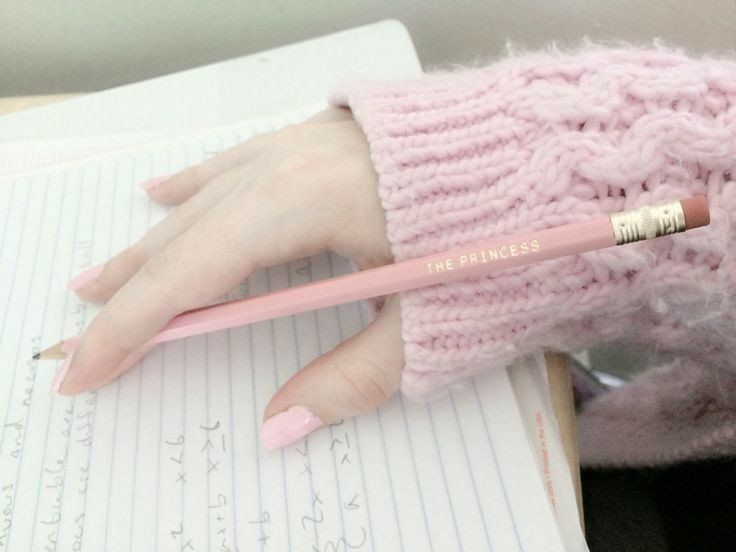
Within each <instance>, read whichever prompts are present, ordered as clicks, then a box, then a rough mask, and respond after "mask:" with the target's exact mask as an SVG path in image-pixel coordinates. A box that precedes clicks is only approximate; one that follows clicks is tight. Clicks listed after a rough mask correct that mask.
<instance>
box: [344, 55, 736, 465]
mask: <svg viewBox="0 0 736 552" xmlns="http://www.w3.org/2000/svg"><path fill="white" fill-rule="evenodd" d="M330 101H331V102H332V103H333V104H337V105H348V106H349V107H350V108H351V109H352V111H353V114H354V116H355V118H356V120H357V121H358V123H359V124H360V125H361V127H362V129H363V130H364V132H365V134H366V137H367V139H368V142H369V145H370V150H371V155H372V160H373V162H374V164H375V167H376V170H377V172H378V175H379V189H378V193H379V195H380V199H381V202H382V205H383V207H384V209H385V211H386V220H387V232H388V238H389V240H390V242H391V245H392V250H393V255H394V258H395V260H396V261H401V260H405V259H409V258H413V257H418V256H422V255H427V254H430V253H434V252H440V251H443V250H447V249H450V248H452V247H455V246H458V245H461V244H466V243H471V242H474V241H479V240H482V239H486V238H490V237H492V236H498V235H504V234H509V233H513V232H517V231H523V230H531V229H534V230H536V229H542V228H546V227H549V226H555V225H560V224H564V223H569V222H574V221H579V220H584V219H588V218H591V217H594V216H597V215H602V214H606V213H610V212H614V211H619V210H623V209H629V208H633V207H636V206H639V205H643V204H649V203H655V202H661V201H667V200H671V199H675V198H681V197H688V196H692V195H695V194H705V195H706V196H707V197H708V199H709V202H710V206H711V210H712V217H711V220H712V222H711V225H710V226H709V227H707V228H703V229H698V230H694V231H692V232H688V233H687V234H681V235H678V236H673V237H666V238H660V239H658V240H653V241H650V242H642V243H637V244H632V245H627V246H625V247H620V248H614V249H610V250H603V251H596V252H590V253H585V254H582V255H578V256H574V257H569V258H564V259H559V260H555V261H549V262H545V263H541V264H538V265H535V266H529V267H525V268H521V269H513V270H509V271H505V272H502V273H498V274H496V275H493V276H489V277H484V278H481V279H475V280H468V281H463V282H458V283H452V284H443V285H436V286H432V287H427V288H423V289H418V290H413V291H408V292H403V293H401V294H400V301H401V312H402V323H403V330H402V331H403V339H404V342H405V356H406V364H405V367H404V370H403V379H402V391H403V392H404V393H405V394H406V395H407V396H409V397H410V398H414V399H419V400H425V399H429V398H431V397H433V396H435V395H437V394H439V393H441V392H442V391H443V390H444V389H447V388H448V386H452V385H458V384H461V382H462V380H464V379H465V378H467V377H468V376H471V375H473V374H476V373H477V372H479V371H481V370H487V369H498V368H502V367H504V366H507V365H509V364H511V363H513V362H514V360H516V359H518V358H519V357H520V356H522V355H525V354H528V353H531V352H536V351H539V350H542V349H547V348H552V349H556V350H563V351H577V350H581V349H584V348H586V347H588V346H590V345H592V344H594V343H597V342H604V341H611V340H614V339H628V340H630V341H636V342H641V343H645V344H648V345H650V346H651V347H653V348H656V349H657V350H659V351H666V352H669V353H672V355H673V356H674V358H675V359H676V360H675V361H674V362H672V363H671V364H669V365H665V366H661V367H659V368H656V369H654V370H650V371H649V372H646V373H645V374H644V375H642V376H641V377H640V378H639V379H637V380H635V381H634V382H632V383H631V384H629V385H627V386H625V387H624V388H621V389H619V390H616V391H614V392H611V393H608V394H606V395H603V396H601V397H600V398H598V399H596V400H594V401H592V402H591V403H589V404H588V406H587V408H586V409H585V410H584V411H583V413H582V415H581V418H580V420H579V429H580V432H581V435H580V438H581V444H582V454H583V461H584V462H586V463H589V464H596V463H607V464H616V463H639V464H651V463H658V462H667V461H676V460H681V459H686V458H693V457H704V456H717V455H725V454H736V379H735V378H736V318H735V315H734V310H733V307H734V297H736V261H735V258H734V252H735V251H736V246H734V238H736V231H735V228H736V226H735V225H734V222H735V221H736V215H735V214H734V213H736V181H735V179H736V62H734V61H733V60H731V61H729V60H717V59H693V58H690V57H688V56H686V55H685V54H683V53H681V52H678V51H672V50H668V49H663V48H655V49H634V48H631V49H605V48H598V47H592V48H591V47H588V48H586V49H583V50H580V51H577V52H573V53H560V52H557V51H552V52H544V53H535V54H532V55H523V56H518V57H509V58H507V59H504V60H501V61H499V62H497V63H495V64H493V65H489V66H486V67H465V68H459V69H456V70H453V71H442V72H436V73H431V74H427V75H425V76H423V77H421V78H412V79H406V80H403V81H393V82H376V81H372V82H363V81H357V82H356V81H353V82H346V83H344V84H343V85H342V86H340V87H339V88H338V89H337V90H336V91H335V92H334V93H333V95H332V96H331V98H330ZM379 306H380V302H378V301H377V302H375V303H374V307H375V308H378V307H379Z"/></svg>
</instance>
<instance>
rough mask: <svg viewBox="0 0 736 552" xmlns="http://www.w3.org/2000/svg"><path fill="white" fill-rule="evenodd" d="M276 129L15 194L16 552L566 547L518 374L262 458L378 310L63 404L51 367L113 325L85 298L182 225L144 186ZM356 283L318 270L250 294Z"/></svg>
mask: <svg viewBox="0 0 736 552" xmlns="http://www.w3.org/2000/svg"><path fill="white" fill-rule="evenodd" d="M287 122H293V121H289V119H288V117H285V118H279V119H275V120H271V121H270V123H269V124H270V125H271V127H272V128H273V127H276V126H280V125H282V124H285V123H287ZM264 130H268V128H267V125H265V123H264V122H263V121H261V122H260V123H258V124H257V125H251V124H244V125H240V127H239V128H236V127H233V128H229V129H227V130H222V132H221V133H220V134H218V135H210V136H207V137H204V138H203V137H198V138H194V137H191V138H188V139H182V140H174V141H170V142H162V143H158V144H156V145H155V146H154V145H149V146H147V147H146V148H141V149H137V150H128V151H126V152H124V153H116V154H114V155H109V156H106V157H103V158H98V159H95V160H87V161H85V162H84V163H83V164H81V165H69V166H66V167H64V168H58V169H55V170H53V171H38V172H35V173H29V174H27V175H23V176H18V177H14V178H13V179H5V180H0V304H2V305H3V306H4V309H3V311H2V312H1V313H0V360H1V361H2V368H1V370H0V416H1V417H2V424H0V426H1V427H0V504H1V505H2V507H1V508H0V551H6V550H10V551H13V552H15V551H18V550H39V549H44V550H63V551H67V550H82V551H100V550H108V551H147V550H176V551H182V550H197V551H199V550H222V551H226V550H241V551H245V550H279V551H281V550H308V551H312V550H316V551H333V550H334V551H338V550H339V551H342V550H371V551H386V550H392V551H393V550H407V551H415V550H422V551H424V550H437V551H442V552H446V551H451V550H471V551H476V550H502V551H513V550H528V551H531V550H563V546H562V544H561V542H560V536H559V532H558V529H557V525H556V523H555V519H554V515H553V512H552V509H551V507H550V505H549V502H548V500H547V499H546V496H545V492H544V488H543V484H542V481H541V479H540V477H539V474H538V472H537V469H536V465H535V463H534V459H533V457H532V453H531V451H530V448H529V443H528V439H527V437H526V435H525V433H524V429H523V424H522V421H521V417H520V415H519V412H518V408H517V405H516V403H515V399H514V396H513V393H512V392H511V387H510V384H509V380H508V377H507V375H506V373H505V372H503V371H496V372H493V373H489V374H488V375H486V376H484V377H482V378H479V379H477V380H475V381H473V382H472V383H470V384H469V385H468V386H467V387H466V388H465V389H463V390H462V391H460V392H455V393H453V394H452V395H450V396H448V397H446V398H444V399H440V400H437V401H435V402H432V403H431V404H414V403H411V402H409V401H407V400H402V399H401V398H400V397H396V398H394V399H393V400H391V401H389V403H387V404H386V405H384V406H383V407H381V408H380V409H379V410H378V411H376V412H373V413H368V414H365V415H361V416H358V417H356V418H351V419H346V420H344V421H342V422H341V423H338V424H334V425H332V426H330V427H329V428H326V429H322V430H320V431H317V432H316V433H315V434H313V435H312V436H310V437H309V438H308V439H306V440H305V441H303V442H300V443H298V444H297V445H295V446H291V447H288V448H286V449H284V450H281V451H275V452H273V451H266V450H264V449H263V448H262V446H261V445H260V443H259V439H258V429H259V425H260V421H261V415H262V412H263V410H264V407H265V405H266V403H267V401H268V399H269V398H270V396H271V395H272V394H273V393H274V392H275V391H276V389H277V388H278V387H279V386H280V385H281V384H283V383H284V382H285V381H286V380H287V379H288V378H289V377H290V376H291V375H292V374H293V373H294V372H295V371H296V370H298V369H299V368H300V367H301V366H304V365H305V364H306V363H308V362H309V361H310V360H311V359H312V358H315V357H316V356H318V355H320V354H322V353H324V352H326V351H328V350H329V349H331V348H332V347H333V346H335V345H336V344H337V343H339V342H340V341H341V340H343V339H345V338H347V337H348V336H350V335H352V334H354V333H355V332H357V331H359V330H360V329H361V328H362V327H363V326H364V325H365V323H366V319H365V317H364V316H363V312H362V309H361V307H360V304H358V303H352V304H346V305H342V306H340V307H333V308H327V309H321V310H318V311H313V312H308V313H303V314H301V315H297V316H294V317H283V318H279V319H275V320H272V321H266V322H261V323H258V324H253V325H251V326H247V327H241V328H235V329H231V330H228V331H222V332H217V333H213V334H209V335H205V336H198V337H193V338H189V339H186V340H180V341H175V342H169V343H166V344H164V345H161V346H159V347H158V348H156V349H154V350H153V351H152V352H151V353H149V354H148V355H147V356H146V357H145V358H144V359H143V361H142V362H141V364H140V365H139V367H137V368H134V369H133V370H131V371H130V372H128V373H127V374H125V375H124V376H123V377H121V378H120V379H119V380H117V381H115V382H113V383H112V384H110V385H108V386H107V387H105V388H103V389H100V390H99V391H97V392H91V393H85V394H82V395H80V396H77V397H73V398H67V397H59V396H49V395H48V391H47V390H48V388H49V385H50V383H51V380H52V377H53V372H54V370H55V368H56V366H57V365H58V363H57V362H50V361H41V362H39V361H32V360H31V356H32V355H33V353H34V352H37V351H38V350H39V349H40V348H42V347H44V346H46V345H48V344H53V343H55V342H57V341H59V340H60V339H61V338H62V337H64V336H69V335H73V334H78V333H80V332H81V331H82V330H83V329H84V328H85V327H86V326H87V324H88V323H89V321H90V320H91V319H92V318H93V317H94V315H95V313H96V312H97V311H98V307H95V306H93V305H87V304H84V303H82V302H80V301H79V300H77V299H76V297H75V296H74V295H73V294H71V293H69V292H67V291H66V289H65V285H66V282H67V281H68V280H69V279H70V278H71V277H72V276H73V275H75V274H77V273H79V272H80V271H81V270H83V269H84V268H86V267H88V266H90V265H92V264H96V263H100V262H103V261H104V260H106V259H108V258H109V257H110V256H112V255H113V254H114V253H116V252H117V251H120V250H121V249H123V248H124V247H126V246H127V245H128V244H130V243H132V242H133V241H135V240H136V239H137V238H138V237H139V236H140V235H142V234H143V232H144V231H145V230H146V229H147V228H149V227H150V226H152V225H153V224H154V223H155V222H156V221H158V220H160V219H161V218H162V217H164V216H165V215H166V214H167V212H168V211H167V209H166V208H163V207H161V206H158V205H156V204H155V203H153V202H150V201H149V200H148V198H147V196H146V195H145V194H143V193H142V192H141V191H140V190H139V189H138V188H137V187H136V183H137V182H140V181H142V180H145V179H146V178H149V177H151V176H153V175H158V174H165V173H170V172H172V171H175V170H178V169H180V168H182V167H185V166H187V165H191V164H193V163H197V162H199V161H201V160H203V159H205V158H206V157H208V156H210V155H213V154H215V153H217V152H218V151H220V150H222V149H224V148H225V147H228V146H230V145H233V144H235V143H237V142H239V141H242V140H244V139H247V138H248V137H249V136H251V135H253V134H254V133H255V132H260V131H264ZM349 270H350V267H349V263H348V262H347V261H346V260H344V259H341V258H339V257H336V256H333V255H326V254H325V255H320V256H317V257H314V258H311V259H302V260H299V261H295V262H293V263H289V264H288V265H283V266H279V267H273V268H270V269H267V270H263V271H260V272H259V273H257V274H255V275H253V276H252V277H251V278H250V279H249V280H248V281H247V282H245V283H244V284H243V285H242V286H241V289H240V290H236V291H235V292H234V293H233V294H232V296H231V298H234V297H235V296H237V295H244V294H256V293H262V292H264V291H267V290H269V289H276V288H280V287H285V286H291V285H296V284H299V283H303V282H307V281H310V280H314V279H320V278H325V277H331V276H332V275H336V274H339V273H344V272H347V271H349ZM131 308H135V306H134V305H131Z"/></svg>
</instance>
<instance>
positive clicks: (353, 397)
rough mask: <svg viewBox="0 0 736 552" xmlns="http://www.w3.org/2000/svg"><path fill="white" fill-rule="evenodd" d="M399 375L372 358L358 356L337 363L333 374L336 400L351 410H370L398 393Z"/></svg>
mask: <svg viewBox="0 0 736 552" xmlns="http://www.w3.org/2000/svg"><path fill="white" fill-rule="evenodd" d="M397 387H398V378H392V377H391V376H390V375H389V374H388V372H387V371H386V370H385V369H384V368H383V367H381V366H379V365H378V364H376V362H375V361H374V360H372V359H369V358H365V357H357V358H354V359H351V361H350V363H349V364H345V363H338V364H337V365H336V366H335V371H334V378H333V394H334V399H335V402H336V403H337V404H338V405H340V406H341V407H342V408H344V409H345V410H347V411H349V412H369V411H371V410H373V409H374V408H376V407H377V406H379V405H381V404H383V403H384V402H386V401H387V400H388V399H389V398H391V396H393V394H394V393H395V391H396V389H397Z"/></svg>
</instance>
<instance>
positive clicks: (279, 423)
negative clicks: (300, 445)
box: [261, 406, 324, 450]
mask: <svg viewBox="0 0 736 552" xmlns="http://www.w3.org/2000/svg"><path fill="white" fill-rule="evenodd" d="M323 425H324V424H323V423H322V420H320V419H319V417H318V416H315V415H314V414H312V412H310V411H309V410H308V409H307V408H304V407H303V406H292V407H291V408H290V409H289V410H286V411H284V412H279V413H278V414H275V415H274V416H271V417H270V418H269V419H268V420H266V421H265V422H264V423H263V427H262V428H261V441H262V442H263V446H265V447H266V448H267V449H269V450H274V449H277V448H281V447H285V446H286V445H289V444H291V443H293V442H295V441H298V440H299V439H301V438H302V437H304V436H305V435H308V434H309V433H311V432H312V431H314V430H315V429H317V428H318V427H322V426H323Z"/></svg>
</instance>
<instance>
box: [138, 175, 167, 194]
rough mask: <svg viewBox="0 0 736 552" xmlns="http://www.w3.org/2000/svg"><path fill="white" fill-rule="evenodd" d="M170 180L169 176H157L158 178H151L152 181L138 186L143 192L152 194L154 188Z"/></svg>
mask: <svg viewBox="0 0 736 552" xmlns="http://www.w3.org/2000/svg"><path fill="white" fill-rule="evenodd" d="M168 179H169V176H168V175H164V176H157V177H156V178H151V179H150V180H146V181H145V182H141V183H140V184H138V186H139V187H140V188H141V190H145V191H147V192H150V191H151V190H153V189H154V188H156V187H157V186H158V185H159V184H162V183H163V182H166V181H167V180H168Z"/></svg>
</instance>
